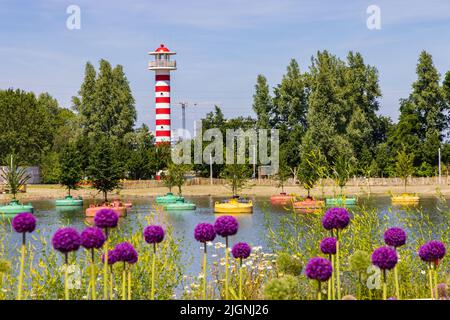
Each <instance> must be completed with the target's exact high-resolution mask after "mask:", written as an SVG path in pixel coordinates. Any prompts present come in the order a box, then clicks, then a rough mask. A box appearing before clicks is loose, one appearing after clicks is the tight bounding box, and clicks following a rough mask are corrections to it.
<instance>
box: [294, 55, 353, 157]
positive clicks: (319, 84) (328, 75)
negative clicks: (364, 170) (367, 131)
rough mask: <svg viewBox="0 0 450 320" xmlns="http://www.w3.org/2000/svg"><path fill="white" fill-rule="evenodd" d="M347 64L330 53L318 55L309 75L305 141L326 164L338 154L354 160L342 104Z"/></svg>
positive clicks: (344, 109)
mask: <svg viewBox="0 0 450 320" xmlns="http://www.w3.org/2000/svg"><path fill="white" fill-rule="evenodd" d="M344 71H345V63H344V62H343V61H341V60H339V59H338V58H336V57H335V56H333V55H331V54H329V53H328V52H327V51H324V52H318V53H317V56H316V57H315V58H314V59H313V60H312V65H311V67H310V74H309V76H308V84H309V87H310V93H309V100H308V103H309V109H308V116H307V120H308V129H307V131H306V133H305V135H304V137H303V139H302V146H304V148H305V149H306V150H312V149H311V148H318V149H319V150H320V151H321V153H322V154H323V156H325V158H326V161H327V163H332V162H334V160H335V159H336V157H337V156H338V155H339V154H343V153H346V154H347V157H349V158H350V157H353V147H352V144H351V143H350V142H349V140H348V135H347V132H346V128H347V125H348V117H346V114H348V110H347V109H346V108H345V103H344V101H343V88H342V85H343V83H344V81H343V74H344Z"/></svg>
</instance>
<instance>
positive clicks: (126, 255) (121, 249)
mask: <svg viewBox="0 0 450 320" xmlns="http://www.w3.org/2000/svg"><path fill="white" fill-rule="evenodd" d="M114 251H115V253H116V254H117V261H123V262H128V263H135V262H136V261H137V260H138V253H137V252H136V250H135V249H134V247H133V246H132V245H131V243H128V242H122V243H119V244H118V245H116V247H115V248H114Z"/></svg>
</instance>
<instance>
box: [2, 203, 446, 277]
mask: <svg viewBox="0 0 450 320" xmlns="http://www.w3.org/2000/svg"><path fill="white" fill-rule="evenodd" d="M186 198H187V199H189V200H191V201H193V202H194V203H196V204H197V210H195V211H173V212H165V213H164V214H165V215H166V217H167V221H168V223H170V224H171V225H172V226H173V229H174V233H175V236H176V237H179V238H183V239H184V241H183V243H184V248H185V250H184V254H185V255H186V256H185V258H186V260H185V261H197V262H198V261H200V260H199V259H200V254H201V251H200V244H199V243H197V242H196V241H195V240H194V238H193V231H194V228H195V226H196V225H197V224H198V223H200V222H209V223H213V222H214V220H215V219H216V217H217V215H215V214H214V213H213V207H214V202H215V201H219V200H221V198H217V197H208V196H203V197H186ZM249 199H251V200H253V203H254V213H253V214H241V215H235V216H236V218H237V219H238V220H239V224H240V227H239V232H238V234H237V235H236V236H233V237H231V242H232V243H234V242H238V241H246V242H249V243H250V244H251V245H252V246H262V247H263V250H264V249H265V248H267V242H266V236H265V233H266V230H265V227H264V222H265V221H264V215H265V213H269V214H270V215H271V216H272V218H273V219H272V221H273V223H275V224H276V223H277V222H278V221H279V218H280V217H281V216H282V215H286V214H289V213H288V212H287V211H286V210H285V209H283V208H282V207H280V206H272V205H271V204H270V202H269V201H268V197H253V198H252V197H250V198H249ZM90 202H91V201H89V200H88V201H85V208H86V207H87V206H88V205H89V203H90ZM132 202H133V208H132V210H131V212H130V214H129V215H128V216H127V217H126V218H124V219H123V220H122V222H121V223H122V224H124V225H125V226H128V227H131V228H133V227H136V225H137V222H138V221H145V216H146V215H148V214H149V212H150V211H154V197H148V198H135V199H132ZM32 204H33V206H34V208H35V216H36V217H37V219H38V228H39V229H40V230H41V233H42V234H43V235H46V236H47V237H48V239H49V240H50V239H51V237H52V235H53V233H54V232H55V231H56V230H57V229H58V228H60V227H62V226H67V225H71V226H73V227H75V228H77V229H78V230H82V229H83V228H84V227H85V226H86V220H85V216H84V209H85V208H79V209H75V210H70V211H64V210H62V211H61V210H59V209H56V208H55V203H54V201H53V200H42V201H33V202H32ZM449 204H450V200H449V199H447V205H449ZM359 205H364V206H366V207H368V208H376V209H377V210H378V212H379V214H380V215H381V216H382V215H390V216H394V214H395V212H396V211H402V210H405V209H403V208H401V207H393V206H391V199H390V197H387V196H377V197H371V198H370V199H367V198H360V199H359ZM437 205H438V200H437V199H436V198H433V197H429V198H421V201H420V205H419V206H418V207H417V209H418V210H423V211H424V212H425V213H427V214H429V215H430V218H431V220H434V221H435V222H439V219H441V218H442V215H441V214H440V213H439V212H438V210H437V209H436V206H437ZM409 210H411V209H409ZM0 232H2V233H3V234H4V236H5V241H6V242H9V244H10V245H8V246H7V250H9V252H7V253H6V254H7V255H11V254H13V253H14V254H15V253H16V252H17V251H16V250H17V248H18V246H19V245H20V241H21V237H20V236H19V235H17V234H14V233H13V232H11V229H10V223H9V221H8V220H6V219H3V220H2V222H1V229H0ZM49 243H50V241H49ZM192 258H193V259H194V260H192ZM198 265H199V263H193V264H190V265H187V266H186V267H187V269H188V270H187V271H188V273H189V274H191V275H193V274H197V273H198V271H199V270H198Z"/></svg>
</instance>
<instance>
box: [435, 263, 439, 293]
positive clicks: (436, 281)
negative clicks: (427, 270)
mask: <svg viewBox="0 0 450 320" xmlns="http://www.w3.org/2000/svg"><path fill="white" fill-rule="evenodd" d="M437 268H438V265H437V262H436V264H435V265H434V288H436V292H435V298H436V300H437V299H439V297H438V293H437V284H438V270H437Z"/></svg>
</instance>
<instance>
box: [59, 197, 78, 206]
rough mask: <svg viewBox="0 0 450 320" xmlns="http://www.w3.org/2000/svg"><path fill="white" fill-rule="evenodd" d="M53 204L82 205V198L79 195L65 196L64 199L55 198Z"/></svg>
mask: <svg viewBox="0 0 450 320" xmlns="http://www.w3.org/2000/svg"><path fill="white" fill-rule="evenodd" d="M55 204H56V206H57V207H72V206H82V205H83V199H82V198H81V197H78V198H73V197H72V196H66V197H65V198H64V199H58V200H56V201H55Z"/></svg>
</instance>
